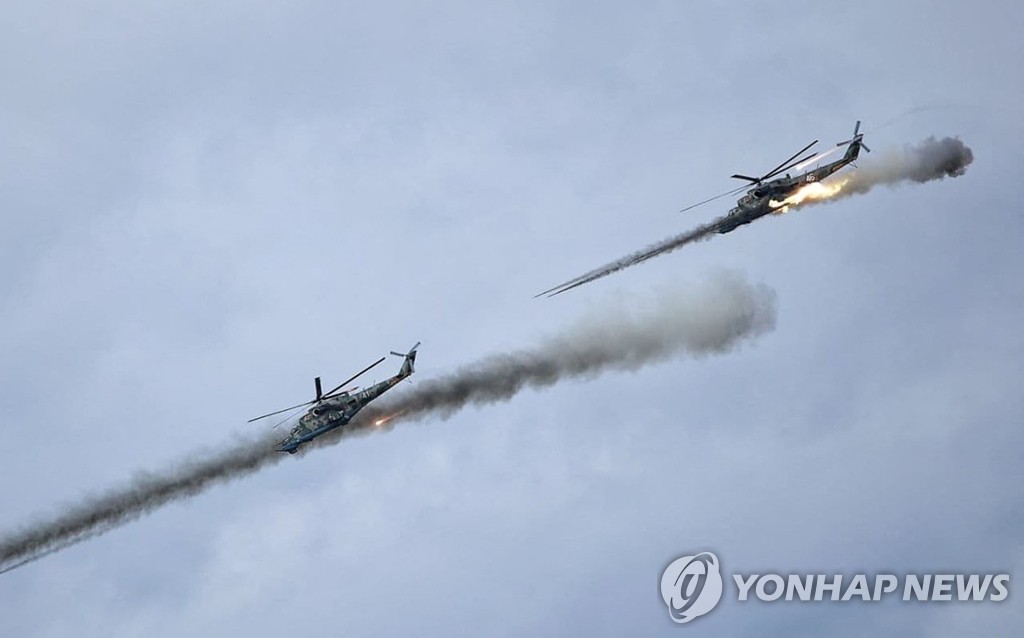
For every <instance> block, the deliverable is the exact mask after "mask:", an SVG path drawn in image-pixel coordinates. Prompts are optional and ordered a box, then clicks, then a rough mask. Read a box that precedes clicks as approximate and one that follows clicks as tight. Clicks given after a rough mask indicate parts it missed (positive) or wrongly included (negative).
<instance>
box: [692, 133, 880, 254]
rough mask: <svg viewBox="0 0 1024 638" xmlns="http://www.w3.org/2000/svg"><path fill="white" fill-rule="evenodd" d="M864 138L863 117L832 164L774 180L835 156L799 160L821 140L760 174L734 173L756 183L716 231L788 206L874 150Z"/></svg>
mask: <svg viewBox="0 0 1024 638" xmlns="http://www.w3.org/2000/svg"><path fill="white" fill-rule="evenodd" d="M863 139H864V134H863V133H861V132H860V120H857V124H856V125H855V126H854V127H853V137H851V138H850V139H848V140H845V141H843V142H839V143H838V144H836V146H837V147H841V146H843V145H844V144H846V145H848V146H847V148H846V153H845V154H844V155H843V156H842V157H841V158H839V159H838V160H836V161H834V162H829V163H828V164H824V165H822V166H819V167H817V168H814V169H812V170H809V171H807V172H806V173H801V174H800V175H797V176H795V177H791V176H790V175H789V173H786V176H785V177H778V178H776V179H771V178H773V177H775V176H776V175H778V174H779V173H782V172H783V171H788V170H790V169H791V168H794V167H798V166H800V165H807V164H810V163H811V162H814V161H815V160H816V159H821V158H823V157H825V156H826V155H831V154H832V153H833V152H834V151H835V150H836V149H832V150H831V151H826V152H825V153H820V154H818V155H814V156H808V157H804V158H801V159H796V158H797V157H798V156H800V155H801V154H803V153H804V152H805V151H807V150H808V149H810V148H811V147H812V146H814V145H815V144H817V143H818V140H814V141H813V142H811V143H810V144H808V145H807V146H805V147H803V148H802V149H800V150H799V151H797V152H796V153H794V154H793V155H791V156H790V157H789V159H787V160H786V161H785V162H782V163H781V164H779V165H778V166H776V167H775V168H773V169H772V170H770V171H768V172H767V173H765V174H764V175H762V176H760V177H751V176H749V175H739V174H736V175H732V177H733V178H734V179H742V180H746V181H748V182H750V183H751V184H753V185H754V187H753V188H751V189H750V190H748V191H747V193H746V194H745V195H744V196H743V197H740V199H739V200H738V201H737V202H736V207H735V208H733V209H732V210H730V211H729V213H728V214H727V215H726V216H725V217H723V218H722V219H721V220H719V221H718V224H717V228H716V229H715V230H716V231H717V232H718V233H720V234H723V235H724V234H725V233H730V232H732V231H734V230H736V229H737V228H739V227H740V226H743V225H744V224H749V223H750V222H752V221H754V220H755V219H759V218H761V217H764V216H765V215H767V214H768V213H773V212H775V211H777V210H779V209H780V208H782V207H783V206H784V204H782V203H780V202H781V201H782V200H785V199H786V198H787V197H789V196H791V195H793V194H794V193H796V192H797V191H798V190H799V189H800V188H802V187H804V186H806V185H807V184H811V183H813V182H819V181H821V180H823V179H825V178H826V177H828V176H829V175H832V174H833V173H835V172H836V171H838V170H839V169H841V168H843V167H844V166H846V165H848V164H852V163H853V162H854V161H855V160H856V159H857V157H858V156H859V155H860V149H862V148H863V149H864V150H865V151H866V152H868V153H870V152H871V149H869V148H868V147H867V146H866V145H865V144H864V142H863ZM765 180H771V181H765ZM743 188H747V186H743V187H741V188H740V189H733V190H731V191H729V192H728V193H723V194H722V195H719V196H717V197H713V198H712V199H717V198H718V197H723V196H725V195H731V194H734V193H736V192H737V191H738V190H742V189H743ZM707 201H711V200H706V201H704V202H701V204H704V203H706V202H707ZM699 205H700V204H695V205H694V206H690V207H688V208H684V209H683V210H689V208H694V207H695V206H699Z"/></svg>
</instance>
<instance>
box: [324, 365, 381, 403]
mask: <svg viewBox="0 0 1024 638" xmlns="http://www.w3.org/2000/svg"><path fill="white" fill-rule="evenodd" d="M384 359H385V357H381V358H380V359H377V360H376V361H374V362H373V363H371V364H370V365H368V366H366V367H365V368H363V369H362V370H360V371H359V372H357V373H355V374H354V375H352V376H351V377H349V378H348V379H345V380H344V381H343V382H341V383H339V384H338V385H337V387H335V388H334V389H333V390H331V391H330V392H328V393H326V394H324V397H323V398H325V399H328V398H330V397H331V396H332V395H333V394H334V393H335V392H337V391H338V390H340V389H342V388H344V387H345V386H347V385H348V384H349V383H352V382H353V381H355V380H356V379H358V378H359V377H360V376H362V375H364V374H366V373H367V372H369V371H370V369H371V368H373V367H375V366H378V365H380V363H381V362H382V361H384Z"/></svg>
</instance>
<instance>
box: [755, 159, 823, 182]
mask: <svg viewBox="0 0 1024 638" xmlns="http://www.w3.org/2000/svg"><path fill="white" fill-rule="evenodd" d="M814 157H815V154H814V153H811V154H810V155H807V156H806V157H801V158H800V159H798V160H794V161H792V162H790V163H789V164H786V165H785V166H783V167H782V168H778V169H776V170H775V171H774V172H771V173H768V174H767V175H765V176H764V177H762V178H761V179H769V178H771V177H775V176H776V175H778V174H779V173H781V172H783V171H788V170H789V169H791V168H793V167H794V166H797V165H799V164H803V163H804V162H806V161H807V160H810V159H813V158H814Z"/></svg>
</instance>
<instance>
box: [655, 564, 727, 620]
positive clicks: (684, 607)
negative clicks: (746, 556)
mask: <svg viewBox="0 0 1024 638" xmlns="http://www.w3.org/2000/svg"><path fill="white" fill-rule="evenodd" d="M661 597H662V599H664V601H665V604H666V605H668V615H669V616H670V617H671V618H672V620H673V621H675V622H677V623H687V622H690V621H691V620H693V619H694V618H696V617H698V616H703V615H704V614H706V613H708V612H709V611H711V610H712V609H714V608H715V605H717V604H718V601H719V600H721V598H722V573H721V572H720V571H719V565H718V557H717V556H715V555H714V554H712V553H711V552H702V553H700V554H697V555H696V556H682V557H680V558H677V559H675V560H674V561H672V562H671V563H670V564H669V566H668V567H666V568H665V571H664V572H663V573H662V574H661Z"/></svg>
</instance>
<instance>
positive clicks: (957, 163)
mask: <svg viewBox="0 0 1024 638" xmlns="http://www.w3.org/2000/svg"><path fill="white" fill-rule="evenodd" d="M973 161H974V153H973V152H972V151H971V149H970V147H968V146H967V145H966V144H964V143H963V141H961V140H960V138H958V137H944V138H942V139H935V138H934V137H929V138H928V139H926V140H924V141H922V142H920V143H918V144H914V145H907V146H905V147H903V148H902V149H901V150H890V151H886V152H885V154H884V155H882V156H881V157H880V158H878V159H877V160H874V159H873V160H872V161H871V162H865V163H864V165H863V166H861V167H859V168H857V170H855V171H854V172H852V173H851V174H850V176H849V178H848V179H847V181H846V183H845V184H843V187H842V189H841V190H840V191H839V192H838V193H836V194H835V195H834V196H832V197H830V198H828V199H822V200H807V201H805V202H804V203H803V204H801V205H800V206H799V207H800V208H803V207H804V206H807V205H809V204H821V203H825V202H829V201H834V200H837V199H841V198H844V197H850V196H852V195H862V194H864V193H867V192H868V191H870V190H871V189H872V188H874V187H875V186H881V185H885V186H898V185H900V184H902V183H903V182H916V183H918V184H923V183H925V182H931V181H934V180H941V179H945V178H947V177H960V176H961V175H963V174H964V173H965V172H967V167H968V166H970V164H971V162H973ZM794 208H795V207H794Z"/></svg>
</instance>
